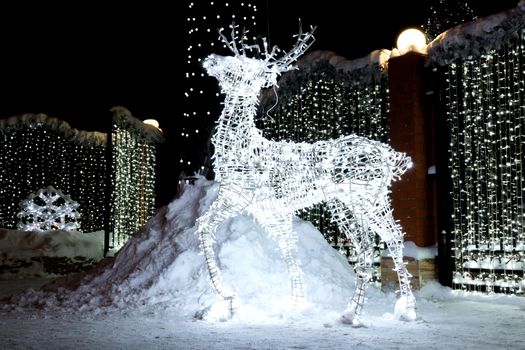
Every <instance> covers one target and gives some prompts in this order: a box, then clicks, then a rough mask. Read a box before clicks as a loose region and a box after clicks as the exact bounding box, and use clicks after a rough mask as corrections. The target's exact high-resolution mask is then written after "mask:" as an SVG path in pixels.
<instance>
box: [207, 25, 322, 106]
mask: <svg viewBox="0 0 525 350" xmlns="http://www.w3.org/2000/svg"><path fill="white" fill-rule="evenodd" d="M231 28H232V34H231V36H232V39H231V40H228V39H227V38H226V37H225V36H224V34H223V33H222V29H221V30H220V31H219V34H220V37H221V40H222V41H223V42H224V44H226V46H227V47H228V48H229V49H230V51H231V52H232V53H233V56H220V55H216V54H211V55H209V56H208V57H207V58H206V59H205V60H204V63H203V67H204V69H206V71H207V73H208V75H210V76H212V77H215V78H216V79H217V80H218V81H219V84H220V86H221V89H222V91H223V92H224V93H226V92H229V91H235V93H236V94H237V93H243V94H246V95H250V96H257V95H258V93H259V91H260V90H261V89H262V88H267V87H270V86H273V85H277V77H278V76H279V75H281V74H282V73H283V72H286V71H289V70H291V69H294V68H295V66H294V65H293V63H294V62H295V61H296V60H297V59H298V58H299V56H301V55H302V54H303V53H304V52H305V51H306V50H307V49H308V48H309V47H310V46H311V45H312V43H313V40H314V37H313V31H314V30H315V28H312V30H311V31H310V32H307V33H304V34H303V33H302V30H301V29H300V30H299V34H297V42H296V43H295V45H294V47H293V48H292V49H291V50H290V51H289V52H284V51H281V50H280V49H278V48H277V47H276V46H274V47H273V48H272V50H271V51H270V52H268V44H267V42H266V39H265V38H263V39H262V41H263V48H262V49H261V47H260V46H259V45H248V44H246V42H245V40H246V32H243V33H242V36H241V38H240V40H238V38H237V36H236V34H235V29H236V26H234V25H232V26H231ZM237 41H239V44H237ZM237 45H239V47H238V46H237ZM248 53H255V54H256V55H257V56H259V57H260V58H255V57H249V56H248V55H247V54H248Z"/></svg>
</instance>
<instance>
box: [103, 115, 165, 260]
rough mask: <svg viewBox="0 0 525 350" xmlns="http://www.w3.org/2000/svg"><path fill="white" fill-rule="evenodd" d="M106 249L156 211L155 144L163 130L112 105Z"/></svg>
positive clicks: (118, 243) (123, 239)
mask: <svg viewBox="0 0 525 350" xmlns="http://www.w3.org/2000/svg"><path fill="white" fill-rule="evenodd" d="M113 113H114V114H113V129H112V135H111V174H112V177H111V187H112V191H111V198H110V201H111V205H110V208H111V216H110V223H109V224H110V236H109V249H114V250H118V249H120V247H122V245H124V243H126V241H127V240H128V239H129V238H130V237H131V235H133V234H134V233H135V232H137V230H138V229H140V228H141V227H142V226H143V225H144V224H145V223H146V222H147V221H148V220H149V218H151V217H152V216H153V214H154V212H155V196H156V193H155V181H156V175H155V171H156V162H157V149H158V144H159V143H161V142H163V141H164V135H163V133H162V132H161V131H160V130H159V129H158V128H156V127H155V126H152V125H147V124H144V123H143V122H142V121H140V120H138V119H136V118H134V117H133V116H132V115H131V113H130V112H129V111H128V110H127V109H125V108H123V107H115V108H113Z"/></svg>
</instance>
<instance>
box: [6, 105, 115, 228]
mask: <svg viewBox="0 0 525 350" xmlns="http://www.w3.org/2000/svg"><path fill="white" fill-rule="evenodd" d="M0 149H1V150H2V151H1V152H0V184H2V185H1V186H0V227H3V228H8V229H16V225H17V222H18V220H19V219H18V218H17V216H16V215H17V213H18V212H19V211H20V207H19V203H20V202H21V201H23V200H25V199H26V198H27V197H28V195H29V194H31V193H35V192H37V191H38V190H39V189H41V188H46V187H47V186H53V187H55V188H59V189H61V190H62V191H63V192H65V193H68V194H69V195H70V196H71V198H74V199H75V201H77V202H78V203H79V208H78V212H79V213H80V215H81V219H80V229H81V230H82V231H83V232H93V231H98V230H103V229H104V219H103V218H104V208H105V200H106V185H105V183H106V181H105V177H106V174H107V170H106V169H107V168H106V167H107V165H106V161H105V153H106V134H103V133H99V132H86V131H79V130H76V129H73V128H71V127H70V126H69V125H68V124H67V123H66V122H64V121H60V120H58V119H55V118H51V117H48V116H47V115H44V114H24V115H21V116H16V117H12V118H9V119H3V120H0Z"/></svg>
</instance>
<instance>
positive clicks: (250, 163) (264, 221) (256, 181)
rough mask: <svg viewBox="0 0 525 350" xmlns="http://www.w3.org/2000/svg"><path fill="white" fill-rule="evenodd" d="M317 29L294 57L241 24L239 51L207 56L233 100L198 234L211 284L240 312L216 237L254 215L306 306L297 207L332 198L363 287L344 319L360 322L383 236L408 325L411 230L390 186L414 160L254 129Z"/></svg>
mask: <svg viewBox="0 0 525 350" xmlns="http://www.w3.org/2000/svg"><path fill="white" fill-rule="evenodd" d="M313 31H314V28H312V30H311V31H309V32H306V33H303V32H302V31H301V30H300V31H299V34H297V42H296V43H295V45H294V46H293V48H292V49H291V50H290V51H289V52H285V51H281V50H279V49H278V48H277V47H273V48H272V49H271V51H268V45H267V42H266V40H265V39H262V47H260V46H259V45H248V44H247V43H246V35H245V33H244V32H243V33H241V34H239V31H238V28H237V27H236V26H235V25H232V26H231V39H228V38H226V36H225V35H224V34H223V32H222V30H221V31H220V38H221V40H222V41H223V43H224V44H225V45H226V46H227V47H228V48H229V49H230V51H231V52H232V55H231V56H219V55H216V54H211V55H209V56H208V57H207V58H206V59H205V60H204V63H203V66H204V68H205V69H206V71H207V73H208V74H209V75H210V76H213V77H215V78H216V79H217V80H218V82H219V85H220V88H221V91H222V93H223V94H224V95H225V100H224V108H223V111H222V114H221V115H220V117H219V119H218V122H217V127H216V131H215V134H214V135H213V138H212V142H213V145H214V147H215V155H214V160H213V167H214V171H215V174H216V180H217V181H218V182H219V183H220V187H219V188H220V189H219V193H218V196H217V199H216V200H215V201H214V202H213V204H212V205H211V206H210V208H209V209H208V210H207V212H205V213H204V214H203V215H202V216H201V217H200V218H199V219H198V230H197V232H198V236H199V239H200V247H201V250H202V252H203V253H204V255H205V258H206V262H207V267H208V271H209V275H210V279H211V284H212V286H213V288H214V289H215V291H216V292H217V293H218V295H219V296H220V297H221V298H222V299H223V301H224V302H225V303H226V304H227V305H228V308H229V312H230V315H231V314H233V313H234V310H235V307H236V305H235V300H236V293H235V292H234V289H232V288H231V287H230V286H227V285H225V283H224V282H223V278H222V274H221V271H220V269H219V267H218V261H217V257H216V254H215V250H214V244H215V241H214V234H215V232H216V230H217V228H218V226H219V225H220V224H221V223H222V222H223V221H224V220H225V219H227V218H229V217H233V216H236V215H238V214H239V213H241V212H248V213H250V214H252V215H253V216H254V217H255V219H256V220H257V221H258V223H259V224H260V225H261V226H262V227H264V229H265V232H267V233H268V234H269V235H271V236H272V237H274V238H275V239H276V242H277V245H278V247H279V249H280V251H281V253H282V256H283V258H284V260H285V262H286V265H287V269H288V272H289V274H290V279H291V295H292V299H293V300H294V302H296V303H300V302H301V300H303V299H304V298H305V294H304V290H303V282H302V271H301V267H300V266H301V265H300V261H299V258H298V252H297V249H298V248H297V240H298V237H297V235H296V233H295V232H294V231H293V230H292V217H293V215H294V213H295V212H296V211H297V210H300V209H303V208H306V207H309V206H311V205H313V204H316V203H319V202H321V201H325V202H326V203H327V205H328V209H329V212H330V214H331V218H332V220H333V221H334V222H335V223H336V224H337V225H338V226H339V228H340V229H341V231H342V232H344V233H345V234H346V235H347V237H349V238H350V239H351V240H352V242H353V243H354V245H355V249H356V250H357V253H358V265H357V268H356V289H355V292H354V295H353V297H352V299H351V300H350V302H349V304H348V307H347V308H346V310H344V311H343V313H342V320H343V321H344V322H347V323H350V324H352V325H354V326H359V325H361V322H360V319H359V316H360V314H361V311H362V308H363V304H364V300H365V290H366V287H367V285H368V282H369V279H370V277H371V268H372V264H373V238H374V234H377V235H379V236H380V237H381V239H382V240H384V241H385V242H386V246H387V247H388V249H389V251H390V254H391V256H392V258H393V262H394V265H395V270H396V272H397V275H398V278H399V291H398V292H399V293H400V297H399V299H398V301H397V302H396V305H395V311H394V312H395V314H396V316H397V317H398V318H400V319H404V320H414V319H415V318H416V311H415V307H416V303H415V299H414V296H413V295H412V291H411V287H410V277H411V275H410V274H409V273H408V271H407V269H406V267H405V265H404V263H403V260H402V257H403V232H402V231H401V228H400V227H399V225H398V224H397V223H396V222H395V221H394V219H393V217H392V209H391V207H390V201H389V198H388V194H389V191H390V184H391V182H392V181H393V180H395V179H398V178H400V176H401V175H402V174H403V173H404V172H405V171H406V170H407V169H408V168H410V166H411V164H412V163H411V160H410V158H409V157H408V156H406V155H405V154H404V153H400V152H396V151H395V150H393V149H392V148H391V147H389V146H388V145H386V144H383V143H381V142H378V141H373V140H369V139H367V138H364V137H360V136H357V135H348V136H343V137H340V138H337V139H331V140H327V141H319V142H315V143H292V142H274V141H271V140H268V139H266V138H264V137H263V136H262V133H261V131H260V130H258V129H257V128H256V126H255V122H254V117H255V115H256V107H257V104H258V95H259V93H260V90H261V89H263V88H269V87H272V86H274V85H276V84H277V77H278V76H279V75H280V74H282V73H283V72H286V71H288V70H291V69H294V68H295V66H294V64H293V63H294V62H295V61H296V60H297V59H298V57H299V56H301V55H302V54H303V53H304V52H305V51H306V50H307V49H308V48H309V47H310V46H311V44H312V42H313V40H314V37H313ZM239 35H240V37H239ZM250 56H254V57H250ZM299 239H300V237H299Z"/></svg>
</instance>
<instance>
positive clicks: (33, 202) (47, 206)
mask: <svg viewBox="0 0 525 350" xmlns="http://www.w3.org/2000/svg"><path fill="white" fill-rule="evenodd" d="M78 207H79V204H78V203H77V202H75V201H74V200H72V199H71V198H70V197H69V196H68V195H65V194H63V193H62V191H60V190H57V189H55V188H53V187H52V186H48V187H47V188H42V189H40V190H38V192H37V193H36V194H33V193H32V194H30V195H29V197H28V198H27V199H25V200H23V201H22V202H20V208H21V210H20V212H19V213H18V214H17V217H18V218H20V221H19V223H18V225H17V228H18V229H19V230H23V231H50V230H63V231H78V230H79V228H80V224H79V222H78V221H77V219H79V218H80V213H79V212H78V211H77V208H78Z"/></svg>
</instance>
